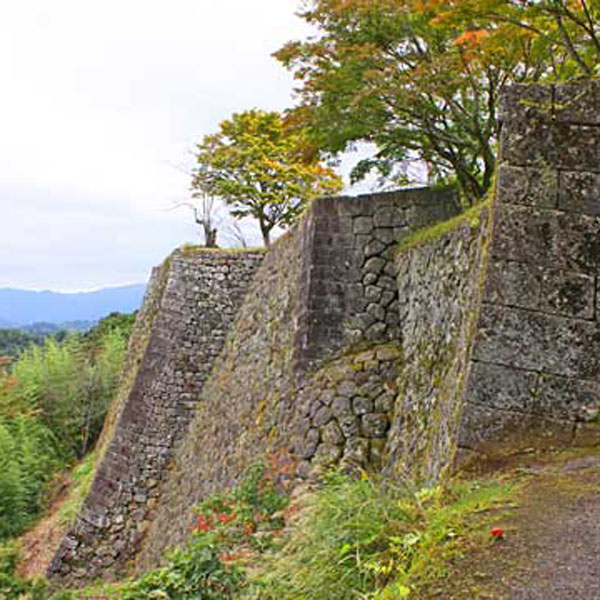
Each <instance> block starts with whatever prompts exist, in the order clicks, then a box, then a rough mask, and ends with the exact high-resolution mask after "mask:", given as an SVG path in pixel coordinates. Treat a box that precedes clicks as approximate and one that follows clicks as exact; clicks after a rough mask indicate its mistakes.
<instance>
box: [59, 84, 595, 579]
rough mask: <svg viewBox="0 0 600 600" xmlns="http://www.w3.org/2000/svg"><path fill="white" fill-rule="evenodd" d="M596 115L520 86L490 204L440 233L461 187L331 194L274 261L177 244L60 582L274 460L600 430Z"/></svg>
mask: <svg viewBox="0 0 600 600" xmlns="http://www.w3.org/2000/svg"><path fill="white" fill-rule="evenodd" d="M599 107H600V84H599V83H590V84H577V85H556V86H552V85H549V86H515V87H514V88H511V90H509V92H508V93H507V94H506V96H505V98H504V100H503V105H502V109H501V114H502V119H503V127H502V144H501V154H502V160H501V161H500V167H499V171H498V174H497V186H496V188H495V191H496V194H495V199H494V201H493V202H492V203H491V205H490V207H489V208H487V207H486V208H484V209H483V210H479V211H471V212H469V213H468V214H465V215H461V216H459V217H456V218H454V219H452V220H450V221H449V222H447V223H444V224H443V225H441V226H435V227H433V228H431V227H429V226H431V225H432V224H434V223H438V222H439V221H447V220H448V219H449V218H450V217H454V216H455V215H456V214H457V213H458V211H459V207H458V202H457V200H456V197H455V195H454V194H453V193H452V192H451V191H449V190H439V191H433V190H408V191H401V192H393V193H386V194H374V195H365V196H360V197H357V198H349V197H338V198H324V199H321V200H318V201H317V202H315V203H314V205H313V206H312V207H311V208H310V210H308V211H307V213H306V214H305V215H304V216H303V218H302V219H301V220H300V222H299V223H298V224H297V226H296V227H295V228H294V229H293V230H292V231H291V232H290V233H289V234H287V235H286V236H284V238H282V239H281V240H279V241H278V242H277V243H276V244H275V245H274V246H273V248H272V249H271V250H270V251H269V252H268V253H267V254H266V257H265V258H264V261H263V260H262V255H259V254H253V253H239V254H228V253H222V252H218V253H210V252H206V251H204V252H195V253H194V252H188V253H185V252H177V253H175V254H174V255H173V257H171V259H170V261H168V262H167V264H166V265H164V266H163V267H162V268H161V269H158V270H157V271H156V273H155V277H154V283H153V286H152V288H151V290H150V292H149V294H148V297H147V299H146V301H145V304H144V308H143V309H142V312H141V313H140V318H139V319H138V322H137V323H136V329H135V331H136V333H135V335H134V339H133V341H132V344H131V347H130V353H129V357H128V369H129V371H128V372H127V373H126V376H125V378H124V380H123V384H122V386H121V391H120V393H119V397H118V399H117V401H116V403H115V406H114V407H113V408H112V409H111V413H110V415H109V418H108V420H107V424H106V427H105V430H104V434H103V438H102V440H103V441H102V450H101V453H100V455H101V456H102V457H103V459H102V462H101V464H100V467H99V470H98V473H97V476H96V479H95V481H94V484H93V487H92V491H91V493H90V495H89V497H88V498H87V499H86V501H85V503H84V506H83V508H82V510H81V513H80V515H79V518H78V521H77V525H76V527H75V528H74V530H73V531H71V532H70V533H69V535H68V536H67V537H66V539H65V540H64V542H63V544H62V545H61V547H60V549H59V551H58V553H57V555H56V557H55V559H54V561H53V563H52V566H51V574H52V575H54V576H55V577H58V578H60V577H62V578H63V579H65V580H67V581H70V582H74V581H81V580H89V579H93V578H94V577H97V576H99V575H102V576H103V577H105V578H110V577H114V576H118V575H120V574H121V573H123V572H124V571H126V570H127V569H128V568H129V567H130V566H131V565H130V564H128V562H129V561H134V560H135V565H134V568H135V569H137V570H138V571H139V570H142V569H144V568H146V567H149V566H152V565H155V564H156V563H157V562H158V561H159V560H160V556H161V555H162V553H163V552H164V550H165V549H167V548H168V547H170V546H174V545H177V544H180V543H181V542H183V541H184V540H185V538H186V536H187V534H188V531H189V527H190V525H191V524H192V522H193V519H194V509H193V507H194V504H196V503H198V502H199V501H200V500H201V499H203V498H204V497H206V495H208V494H210V493H213V492H217V491H220V490H223V489H225V488H227V487H229V486H231V485H234V484H235V483H236V482H237V481H238V480H239V478H240V476H241V475H242V474H243V472H244V470H245V469H246V468H247V467H248V466H249V465H250V464H251V463H252V462H253V461H255V460H256V459H260V458H262V457H264V455H265V453H267V452H278V451H286V452H287V451H290V452H291V453H292V454H293V456H294V460H296V461H297V463H298V465H297V466H298V471H297V472H298V474H299V475H308V474H310V473H314V472H315V471H318V470H319V469H321V468H323V467H328V466H331V465H338V464H339V465H342V466H344V467H348V468H354V467H361V468H374V469H382V470H383V471H384V472H385V473H387V474H388V475H390V476H392V477H404V476H410V477H411V478H415V479H417V480H420V481H426V482H432V481H436V480H438V479H439V478H440V477H442V476H443V475H444V473H446V472H447V470H448V468H449V467H450V466H451V465H452V461H453V459H454V456H455V450H456V449H457V447H458V449H459V450H460V451H461V456H465V455H466V454H467V453H468V452H470V451H478V452H479V451H484V452H490V451H495V450H498V449H500V450H503V449H506V448H509V449H511V450H514V449H519V448H523V447H529V446H530V445H532V444H533V445H539V444H543V443H547V444H550V445H556V444H572V443H577V444H586V443H598V441H600V436H599V433H600V431H599V429H598V423H599V422H600V321H599V318H600V296H599V290H598V275H599V271H600V158H599V157H600V117H599V116H598V115H600V108H599ZM417 230H421V231H420V232H418V233H415V232H416V231H417ZM399 243H400V247H398V244H399ZM246 292H247V293H246ZM188 425H189V426H188Z"/></svg>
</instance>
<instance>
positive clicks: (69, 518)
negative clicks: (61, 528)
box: [58, 452, 95, 525]
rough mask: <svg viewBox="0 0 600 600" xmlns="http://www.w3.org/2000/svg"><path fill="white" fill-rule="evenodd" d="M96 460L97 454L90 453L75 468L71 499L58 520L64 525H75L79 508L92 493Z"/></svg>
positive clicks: (66, 502) (70, 493)
mask: <svg viewBox="0 0 600 600" xmlns="http://www.w3.org/2000/svg"><path fill="white" fill-rule="evenodd" d="M94 459H95V452H90V453H89V454H88V455H87V456H86V457H85V458H84V459H83V460H82V461H81V463H80V464H79V465H78V466H77V467H75V469H74V471H73V474H72V475H71V479H72V480H73V488H72V489H71V491H70V492H69V497H68V498H67V500H66V501H65V502H64V504H63V505H62V506H61V507H60V512H59V516H58V519H59V521H60V523H61V524H63V525H73V524H74V523H75V520H76V518H77V513H78V512H79V508H80V507H81V505H82V504H83V501H84V499H85V497H86V496H87V495H88V492H89V491H90V487H91V486H92V482H93V480H94V472H95V470H94V466H95V463H94Z"/></svg>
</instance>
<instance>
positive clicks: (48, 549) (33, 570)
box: [17, 479, 72, 579]
mask: <svg viewBox="0 0 600 600" xmlns="http://www.w3.org/2000/svg"><path fill="white" fill-rule="evenodd" d="M71 485H72V482H70V481H68V480H66V479H62V480H61V481H60V482H59V483H57V489H56V490H55V491H54V494H53V499H52V501H51V502H50V505H49V507H48V510H47V514H46V515H45V516H44V517H42V518H41V519H40V520H39V521H38V522H37V523H36V524H35V526H34V527H33V529H30V530H29V531H28V532H27V533H25V534H24V535H23V536H22V537H21V540H20V541H21V545H22V552H21V559H20V561H19V565H18V567H17V571H18V573H19V575H20V576H21V577H23V578H24V579H35V578H36V577H43V576H44V575H45V574H46V569H47V568H48V565H49V564H50V561H51V560H52V557H53V556H54V552H56V549H57V548H58V545H59V544H60V542H61V540H62V538H63V537H64V535H65V534H66V532H67V530H68V528H69V526H68V525H66V524H65V523H62V522H61V515H60V509H61V507H62V505H63V504H64V502H66V501H67V500H68V494H69V490H70V486H71Z"/></svg>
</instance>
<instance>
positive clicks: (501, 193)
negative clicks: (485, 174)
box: [497, 162, 558, 208]
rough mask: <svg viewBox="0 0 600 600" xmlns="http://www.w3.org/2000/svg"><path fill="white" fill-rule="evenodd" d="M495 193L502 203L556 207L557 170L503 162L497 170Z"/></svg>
mask: <svg viewBox="0 0 600 600" xmlns="http://www.w3.org/2000/svg"><path fill="white" fill-rule="evenodd" d="M497 195H498V198H499V200H500V202H502V204H520V205H523V206H538V207H541V208H557V203H558V172H557V171H556V170H555V169H551V168H550V167H547V168H541V169H536V168H534V167H514V166H512V165H509V164H507V163H506V162H505V163H503V164H502V165H501V166H500V168H499V171H498V183H497Z"/></svg>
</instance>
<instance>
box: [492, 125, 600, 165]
mask: <svg viewBox="0 0 600 600" xmlns="http://www.w3.org/2000/svg"><path fill="white" fill-rule="evenodd" d="M501 144H502V158H503V159H504V160H505V161H506V162H509V163H510V164H512V165H516V166H533V167H537V168H546V167H550V168H559V169H565V170H570V171H598V156H599V155H600V135H598V128H597V127H595V126H590V125H572V124H570V123H558V122H551V123H549V122H543V121H521V122H519V121H513V122H510V123H508V125H506V126H504V127H503V129H502V134H501Z"/></svg>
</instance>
